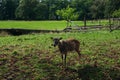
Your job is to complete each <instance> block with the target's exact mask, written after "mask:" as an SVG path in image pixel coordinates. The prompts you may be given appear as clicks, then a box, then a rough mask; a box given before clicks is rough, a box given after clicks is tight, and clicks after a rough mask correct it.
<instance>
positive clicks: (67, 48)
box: [51, 37, 81, 66]
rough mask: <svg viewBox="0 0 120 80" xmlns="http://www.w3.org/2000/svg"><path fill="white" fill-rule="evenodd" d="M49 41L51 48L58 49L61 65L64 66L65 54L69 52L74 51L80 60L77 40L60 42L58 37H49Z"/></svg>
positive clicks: (60, 39)
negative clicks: (50, 40) (51, 41)
mask: <svg viewBox="0 0 120 80" xmlns="http://www.w3.org/2000/svg"><path fill="white" fill-rule="evenodd" d="M51 39H52V40H53V44H52V46H54V47H56V46H58V49H59V51H60V53H61V58H62V64H64V65H65V66H66V58H67V53H68V52H71V51H76V52H77V53H78V56H79V59H80V57H81V54H80V49H79V47H80V42H79V41H78V40H76V39H66V40H62V37H60V38H53V37H51Z"/></svg>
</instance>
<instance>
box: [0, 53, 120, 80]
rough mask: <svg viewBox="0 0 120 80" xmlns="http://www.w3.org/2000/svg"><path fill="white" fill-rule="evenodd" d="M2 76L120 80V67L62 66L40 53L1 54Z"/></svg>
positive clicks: (36, 79)
mask: <svg viewBox="0 0 120 80" xmlns="http://www.w3.org/2000/svg"><path fill="white" fill-rule="evenodd" d="M0 58H1V59H0V72H1V73H0V78H1V79H3V80H4V79H6V80H13V79H14V80H120V69H119V68H116V67H110V68H107V67H104V66H97V67H95V66H93V65H81V66H79V67H75V66H74V67H71V66H69V67H67V68H62V65H61V64H60V63H57V62H56V61H55V60H54V59H52V58H51V56H49V57H44V58H43V57H41V56H39V54H27V55H18V54H15V53H14V54H12V55H3V54H1V55H0Z"/></svg>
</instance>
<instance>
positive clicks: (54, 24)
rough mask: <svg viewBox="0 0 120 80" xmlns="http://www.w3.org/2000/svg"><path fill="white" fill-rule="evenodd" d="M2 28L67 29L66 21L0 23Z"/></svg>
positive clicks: (80, 22) (81, 24)
mask: <svg viewBox="0 0 120 80" xmlns="http://www.w3.org/2000/svg"><path fill="white" fill-rule="evenodd" d="M98 24H99V22H98V21H93V22H92V21H87V25H98ZM107 24H108V21H107V20H102V21H101V25H107ZM76 25H78V26H83V25H84V23H83V21H72V26H76ZM0 28H17V29H18V28H19V29H42V30H63V29H64V28H66V21H0Z"/></svg>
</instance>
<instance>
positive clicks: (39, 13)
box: [35, 3, 48, 20]
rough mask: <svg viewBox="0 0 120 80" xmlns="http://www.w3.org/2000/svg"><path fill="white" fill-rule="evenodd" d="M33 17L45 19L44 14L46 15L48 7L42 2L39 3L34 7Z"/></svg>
mask: <svg viewBox="0 0 120 80" xmlns="http://www.w3.org/2000/svg"><path fill="white" fill-rule="evenodd" d="M35 13H36V14H35V15H36V16H35V17H36V19H37V20H45V19H48V17H47V16H46V15H48V7H47V5H46V4H44V3H39V4H38V5H37V6H36V8H35Z"/></svg>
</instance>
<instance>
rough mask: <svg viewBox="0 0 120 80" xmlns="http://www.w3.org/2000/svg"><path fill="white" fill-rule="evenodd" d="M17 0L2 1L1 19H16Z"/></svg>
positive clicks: (0, 8)
mask: <svg viewBox="0 0 120 80" xmlns="http://www.w3.org/2000/svg"><path fill="white" fill-rule="evenodd" d="M17 1H18V0H17ZM17 1H16V0H1V1H0V19H4V20H6V19H15V10H16V7H17Z"/></svg>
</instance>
